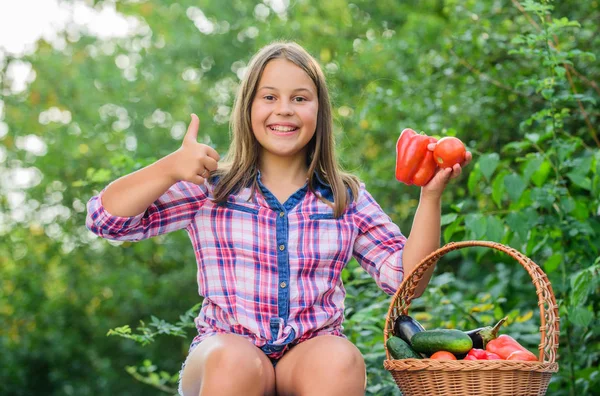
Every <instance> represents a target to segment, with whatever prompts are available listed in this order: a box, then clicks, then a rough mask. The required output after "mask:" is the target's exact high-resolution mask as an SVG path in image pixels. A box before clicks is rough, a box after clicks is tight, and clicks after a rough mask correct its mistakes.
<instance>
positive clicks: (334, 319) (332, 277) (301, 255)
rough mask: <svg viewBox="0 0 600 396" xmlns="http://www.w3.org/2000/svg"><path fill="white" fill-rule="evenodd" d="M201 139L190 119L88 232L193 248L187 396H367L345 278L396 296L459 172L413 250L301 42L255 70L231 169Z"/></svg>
mask: <svg viewBox="0 0 600 396" xmlns="http://www.w3.org/2000/svg"><path fill="white" fill-rule="evenodd" d="M198 128H199V120H198V117H196V115H194V114H192V120H191V122H190V125H189V128H188V131H187V133H186V135H185V137H184V139H183V143H182V145H181V147H180V148H179V149H178V150H177V151H175V152H174V153H172V154H170V155H168V156H166V157H164V158H162V159H160V160H158V161H157V162H155V163H154V164H152V165H149V166H148V167H146V168H144V169H141V170H139V171H137V172H134V173H132V174H130V175H127V176H124V177H122V178H120V179H118V180H116V181H114V182H113V183H111V184H110V185H108V186H107V187H106V188H105V189H104V190H103V191H101V192H100V193H99V194H98V195H97V196H95V197H93V198H92V199H91V200H90V201H89V203H88V219H87V225H88V228H89V229H90V230H92V231H93V232H94V233H96V234H97V235H99V236H101V237H104V238H108V239H117V240H129V241H136V240H140V239H144V238H149V237H152V236H155V235H159V234H164V233H167V232H171V231H175V230H179V229H185V230H186V231H187V232H188V234H189V236H190V239H191V241H192V245H193V248H194V252H195V255H196V261H197V266H198V271H197V278H198V290H199V294H200V295H201V296H203V297H204V300H203V304H202V308H201V310H200V312H199V314H198V317H197V318H196V320H195V323H196V327H197V330H198V335H197V336H196V337H195V338H194V340H193V342H192V343H191V345H190V350H189V354H188V357H187V359H186V361H185V363H184V365H183V368H182V371H181V382H180V390H179V391H180V394H182V395H185V396H197V395H280V396H281V395H329V396H333V395H344V396H352V395H363V394H364V392H365V387H366V374H365V363H364V359H363V358H362V355H361V353H360V351H359V350H358V349H357V348H356V347H355V346H354V345H353V344H352V343H351V342H350V341H348V340H347V338H346V337H345V336H344V334H343V332H342V323H343V319H344V298H345V289H344V285H343V283H342V279H341V273H342V270H343V268H344V267H345V266H346V264H347V263H348V262H349V261H350V259H352V257H354V258H355V259H356V260H357V261H358V263H359V264H360V265H361V266H362V267H363V268H364V269H365V270H366V271H367V272H368V273H369V274H370V275H371V276H372V277H373V279H374V280H375V282H376V283H377V285H378V286H379V287H380V288H381V289H382V290H383V291H384V292H385V293H387V294H390V295H391V294H393V293H394V292H395V291H396V289H397V288H398V286H399V285H400V283H401V282H402V279H403V276H404V274H405V273H409V272H410V271H412V269H413V268H414V267H415V266H416V265H417V264H418V263H419V262H420V261H421V259H423V258H424V257H425V256H426V255H427V254H429V253H431V252H432V251H434V250H435V249H437V248H438V247H439V243H440V216H441V213H440V207H441V196H442V192H443V191H444V189H445V187H446V185H447V183H448V181H449V180H450V179H452V178H455V177H457V176H458V175H459V174H460V173H461V165H455V166H454V167H453V168H448V169H443V170H440V171H439V172H438V173H437V174H436V176H435V177H434V178H433V179H432V180H431V181H430V182H429V184H427V185H426V186H424V187H423V188H422V189H421V198H420V201H419V206H418V208H417V211H416V214H415V218H414V221H413V227H412V229H411V233H410V236H409V237H408V238H406V237H405V236H404V235H403V234H402V233H401V231H400V229H399V228H398V227H397V226H396V225H395V224H394V223H393V222H392V221H391V220H390V218H389V217H388V216H387V215H386V214H385V213H384V212H383V211H382V209H381V208H380V206H379V205H378V204H377V203H376V202H375V200H374V199H373V197H372V196H371V195H370V194H369V193H368V192H367V190H366V189H365V185H364V184H363V183H361V182H360V181H359V180H358V179H357V178H356V177H355V176H352V175H350V174H347V173H344V172H343V171H342V170H341V169H340V166H339V165H338V163H337V160H336V158H335V145H334V137H333V131H332V117H331V104H330V101H329V95H328V91H327V86H326V83H325V78H324V76H323V73H322V71H321V68H320V67H319V65H318V63H317V62H316V61H315V60H314V59H313V58H312V57H311V56H310V55H309V54H308V53H307V52H306V51H305V50H304V49H303V48H302V47H300V46H299V45H297V44H295V43H285V42H284V43H274V44H271V45H268V46H266V47H264V48H263V49H261V50H260V51H259V52H258V53H257V54H256V55H255V56H254V58H253V59H252V61H251V62H250V64H249V67H248V70H247V73H246V75H245V77H244V79H243V81H242V82H241V85H240V89H239V93H238V95H237V97H236V102H235V108H234V111H233V115H232V120H231V133H232V141H231V146H230V149H229V151H228V154H227V158H225V159H224V161H222V162H219V155H218V154H217V152H216V151H215V150H213V149H212V148H211V147H209V146H207V145H204V144H201V143H198V142H197V134H198ZM433 148H434V145H433V144H432V145H431V146H430V147H429V149H430V150H433ZM470 159H471V155H470V153H468V154H467V158H466V160H465V163H464V164H462V165H463V166H464V165H466V164H467V163H468V162H469V161H470ZM431 271H432V270H430V272H429V274H428V275H429V276H430V275H431ZM426 279H427V280H428V279H429V277H428V276H426ZM425 286H426V282H422V283H421V285H420V286H419V287H420V289H419V290H417V295H419V294H420V293H422V291H423V289H424V288H425Z"/></svg>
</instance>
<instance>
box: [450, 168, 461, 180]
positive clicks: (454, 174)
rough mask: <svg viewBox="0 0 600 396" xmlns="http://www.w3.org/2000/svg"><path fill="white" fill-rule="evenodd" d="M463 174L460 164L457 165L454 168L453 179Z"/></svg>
mask: <svg viewBox="0 0 600 396" xmlns="http://www.w3.org/2000/svg"><path fill="white" fill-rule="evenodd" d="M461 172H462V167H461V166H460V165H459V164H456V165H454V166H453V167H452V178H453V179H454V178H456V177H458V176H460V174H461Z"/></svg>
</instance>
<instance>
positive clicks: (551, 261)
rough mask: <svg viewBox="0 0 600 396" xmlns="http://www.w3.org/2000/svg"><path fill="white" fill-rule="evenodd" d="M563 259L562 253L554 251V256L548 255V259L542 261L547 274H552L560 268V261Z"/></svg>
mask: <svg viewBox="0 0 600 396" xmlns="http://www.w3.org/2000/svg"><path fill="white" fill-rule="evenodd" d="M562 260H563V255H562V253H554V254H553V255H552V256H550V257H548V259H547V260H546V261H544V262H543V263H542V268H544V271H545V272H546V273H547V274H551V273H553V272H554V271H556V270H557V269H558V267H559V266H560V263H561V262H562Z"/></svg>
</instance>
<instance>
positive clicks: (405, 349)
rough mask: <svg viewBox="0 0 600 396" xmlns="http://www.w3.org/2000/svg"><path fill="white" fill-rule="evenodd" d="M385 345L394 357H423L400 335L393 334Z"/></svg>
mask: <svg viewBox="0 0 600 396" xmlns="http://www.w3.org/2000/svg"><path fill="white" fill-rule="evenodd" d="M385 345H386V346H387V349H388V351H390V355H392V357H393V358H394V359H421V355H419V354H418V353H417V352H415V351H414V349H412V348H411V347H410V345H408V344H407V343H406V342H404V340H402V339H401V338H399V337H396V336H391V337H390V338H388V340H387V342H386V343H385Z"/></svg>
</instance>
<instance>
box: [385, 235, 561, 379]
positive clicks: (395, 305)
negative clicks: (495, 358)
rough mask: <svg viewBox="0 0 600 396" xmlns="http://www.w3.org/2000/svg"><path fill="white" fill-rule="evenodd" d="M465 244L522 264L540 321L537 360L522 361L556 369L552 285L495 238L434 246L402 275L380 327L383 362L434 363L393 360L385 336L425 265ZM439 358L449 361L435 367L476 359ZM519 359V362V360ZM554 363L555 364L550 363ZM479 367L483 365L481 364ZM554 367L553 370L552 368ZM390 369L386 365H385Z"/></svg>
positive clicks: (528, 261)
mask: <svg viewBox="0 0 600 396" xmlns="http://www.w3.org/2000/svg"><path fill="white" fill-rule="evenodd" d="M468 247H487V248H491V249H494V250H498V251H501V252H504V253H506V254H508V255H509V256H511V257H512V258H514V259H515V260H516V261H517V262H518V263H519V264H521V266H523V268H524V269H525V270H526V271H527V273H528V274H529V275H530V277H531V278H532V283H533V285H534V286H535V288H536V294H537V296H538V307H539V310H540V322H541V325H540V327H539V330H540V344H539V347H538V350H539V356H538V361H537V362H528V363H530V365H526V366H525V367H531V368H534V367H537V366H536V364H537V365H539V364H550V366H548V367H549V368H550V371H551V372H556V370H558V365H557V364H556V363H555V362H556V356H557V350H558V337H559V320H560V319H559V315H558V305H557V303H556V298H555V296H554V292H553V291H552V286H551V284H550V281H549V280H548V277H547V275H546V274H545V273H544V271H542V269H541V268H540V267H539V266H538V265H537V264H536V263H534V262H533V260H531V259H530V258H529V257H527V256H525V255H524V254H522V253H521V252H519V251H518V250H516V249H514V248H512V247H509V246H506V245H503V244H501V243H498V242H491V241H477V240H473V241H462V242H450V243H448V244H446V245H444V246H442V247H440V248H439V249H437V250H435V251H434V252H432V253H431V254H429V255H428V256H427V257H425V258H424V259H423V260H421V262H420V263H419V264H418V265H417V266H416V267H415V268H414V269H413V271H412V272H411V273H410V274H408V276H405V278H404V280H403V281H402V283H401V284H400V287H399V288H398V290H397V291H396V293H395V294H394V296H393V297H392V299H391V301H390V304H389V309H388V313H387V316H386V323H385V327H384V331H383V338H384V340H383V341H384V348H385V353H386V361H385V362H386V364H387V365H389V363H387V362H402V361H407V363H411V362H408V361H412V360H414V361H420V362H422V364H423V365H429V366H430V367H437V365H438V362H440V361H439V360H434V359H401V360H394V359H392V357H391V355H390V353H389V351H388V349H387V340H388V338H389V336H390V335H391V334H392V331H393V324H394V321H395V319H396V318H397V317H398V316H399V315H400V314H404V315H408V308H409V307H410V303H411V301H412V299H413V298H414V292H415V289H416V286H417V284H418V283H419V281H420V280H421V278H422V277H423V274H424V273H425V271H427V269H429V268H430V267H431V266H432V265H434V264H435V263H437V261H438V260H439V259H440V258H441V257H443V256H444V255H445V254H447V253H449V252H451V251H454V250H458V249H463V248H468ZM442 362H450V365H448V364H447V363H444V364H443V365H442V366H439V367H448V368H450V369H451V368H452V367H453V365H458V366H456V367H458V368H464V367H475V366H471V365H470V364H469V365H466V366H465V365H464V364H463V363H471V362H476V361H464V360H460V361H442ZM503 362H505V363H509V366H507V367H513V368H512V369H514V368H516V367H521V366H522V365H515V364H513V363H514V362H512V361H503ZM521 363H522V362H521ZM554 365H556V367H555V366H554ZM482 367H483V366H482ZM555 369H556V370H555ZM388 370H390V369H388Z"/></svg>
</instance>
